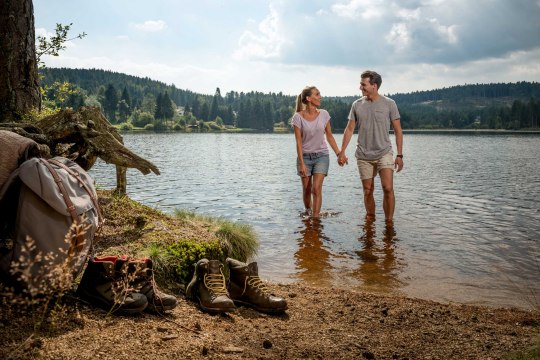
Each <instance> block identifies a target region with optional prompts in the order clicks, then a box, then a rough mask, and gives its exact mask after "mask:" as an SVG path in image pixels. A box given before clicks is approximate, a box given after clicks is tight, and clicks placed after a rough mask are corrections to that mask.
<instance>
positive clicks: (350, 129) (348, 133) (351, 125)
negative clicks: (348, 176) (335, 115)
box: [338, 119, 356, 164]
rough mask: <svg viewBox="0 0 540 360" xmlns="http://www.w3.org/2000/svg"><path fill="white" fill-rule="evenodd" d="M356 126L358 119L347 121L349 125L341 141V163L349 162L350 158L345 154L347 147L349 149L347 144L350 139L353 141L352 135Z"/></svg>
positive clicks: (339, 160) (339, 158)
mask: <svg viewBox="0 0 540 360" xmlns="http://www.w3.org/2000/svg"><path fill="white" fill-rule="evenodd" d="M355 126H356V121H354V120H353V119H349V122H348V123H347V127H346V128H345V131H344V132H343V140H342V142H341V152H340V153H339V157H338V162H339V163H340V164H348V159H347V157H346V156H345V149H347V145H349V141H351V137H352V136H353V133H354V127H355Z"/></svg>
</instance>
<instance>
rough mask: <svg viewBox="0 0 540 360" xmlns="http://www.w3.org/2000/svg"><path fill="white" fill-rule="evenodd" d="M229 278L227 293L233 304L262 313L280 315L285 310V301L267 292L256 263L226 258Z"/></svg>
mask: <svg viewBox="0 0 540 360" xmlns="http://www.w3.org/2000/svg"><path fill="white" fill-rule="evenodd" d="M227 263H228V264H229V270H230V272H231V276H230V279H229V293H230V294H231V299H233V301H234V303H235V304H241V305H247V306H250V307H252V308H254V309H255V310H258V311H260V312H264V313H270V314H275V313H281V312H283V311H285V310H287V301H286V300H285V299H283V298H280V297H277V296H274V295H272V294H270V293H269V292H268V289H267V288H266V285H265V284H264V283H263V282H262V280H261V279H260V278H259V270H258V268H257V263H256V262H252V263H251V264H245V263H243V262H240V261H238V260H235V259H231V258H227Z"/></svg>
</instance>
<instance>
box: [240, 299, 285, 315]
mask: <svg viewBox="0 0 540 360" xmlns="http://www.w3.org/2000/svg"><path fill="white" fill-rule="evenodd" d="M233 302H234V304H235V305H237V306H246V307H249V308H252V309H255V310H257V311H260V312H262V313H265V314H280V313H284V312H285V311H286V310H287V309H288V307H287V306H285V307H283V308H277V309H275V308H262V307H260V306H257V305H254V304H251V303H247V302H243V301H240V300H234V299H233Z"/></svg>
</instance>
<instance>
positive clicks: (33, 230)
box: [0, 157, 103, 295]
mask: <svg viewBox="0 0 540 360" xmlns="http://www.w3.org/2000/svg"><path fill="white" fill-rule="evenodd" d="M102 223H103V216H102V214H101V211H100V208H99V204H98V201H97V194H96V190H95V188H94V185H93V180H92V178H91V177H90V176H89V175H88V174H87V173H86V171H84V170H83V169H82V168H81V167H80V166H79V165H78V164H76V163H75V162H73V161H71V160H69V159H66V158H63V157H55V158H52V159H43V158H37V157H34V158H31V159H29V160H26V161H24V162H23V163H22V164H21V165H20V166H19V167H18V168H17V169H16V170H15V171H14V172H13V173H12V175H11V176H10V177H9V179H8V180H7V181H6V183H5V184H4V186H3V187H2V189H0V276H1V278H0V279H1V280H2V282H4V283H6V284H9V285H12V286H13V287H14V289H15V291H17V292H20V291H23V292H27V293H29V294H30V295H37V294H40V293H47V292H48V291H50V290H53V291H54V287H57V286H58V283H59V282H62V278H63V279H68V280H67V281H68V282H70V283H71V282H72V281H73V279H76V278H77V276H78V275H79V274H80V272H81V270H82V269H83V267H84V264H85V262H86V259H87V258H88V256H89V255H90V253H91V250H92V245H93V240H94V236H95V234H96V232H97V231H98V230H99V228H100V227H101V225H102ZM64 286H65V285H64Z"/></svg>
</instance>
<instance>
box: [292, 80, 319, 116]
mask: <svg viewBox="0 0 540 360" xmlns="http://www.w3.org/2000/svg"><path fill="white" fill-rule="evenodd" d="M316 88H317V87H316V86H306V87H305V88H304V90H302V92H301V93H300V95H298V96H297V97H296V112H300V111H302V109H303V108H304V105H306V104H307V97H308V96H311V93H312V92H313V90H314V89H316Z"/></svg>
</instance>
